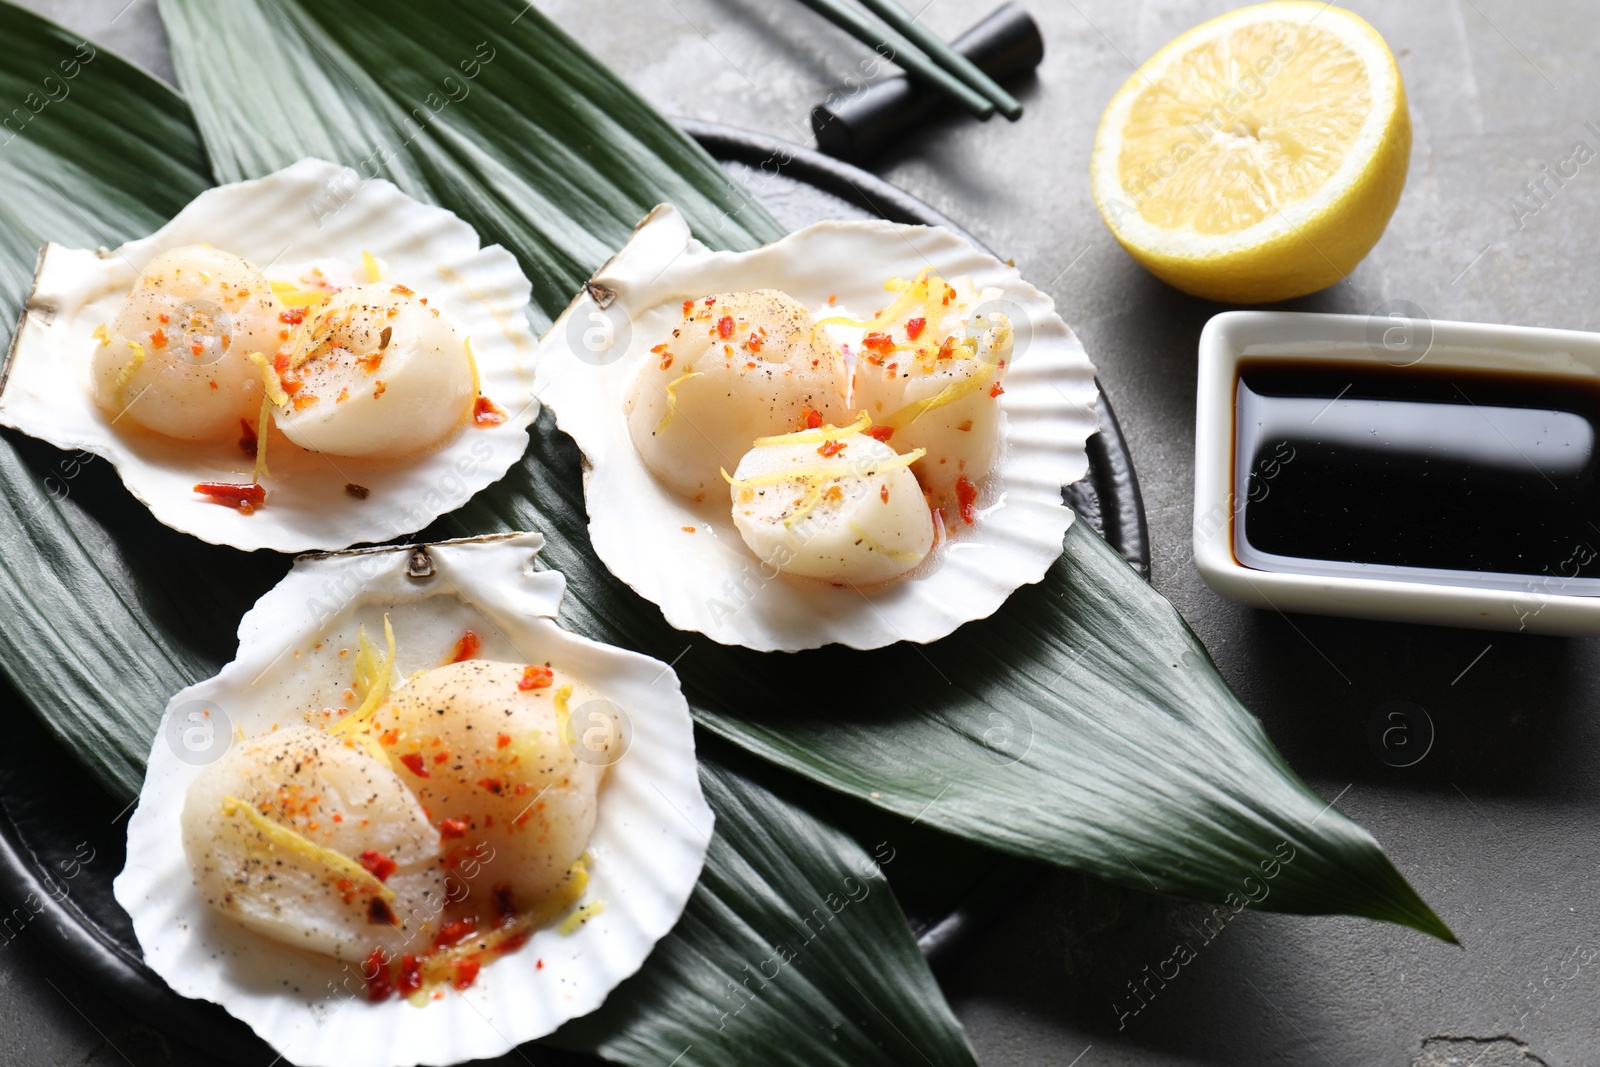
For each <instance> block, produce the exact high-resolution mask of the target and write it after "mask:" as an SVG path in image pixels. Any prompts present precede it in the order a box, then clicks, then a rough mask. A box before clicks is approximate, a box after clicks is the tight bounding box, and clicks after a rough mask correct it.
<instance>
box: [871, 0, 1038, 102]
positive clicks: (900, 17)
mask: <svg viewBox="0 0 1600 1067" xmlns="http://www.w3.org/2000/svg"><path fill="white" fill-rule="evenodd" d="M861 3H862V4H863V5H864V6H865V7H867V8H869V9H871V10H872V12H873V13H874V14H875V15H877V16H878V17H879V18H881V19H882V20H883V21H885V22H887V23H888V24H889V25H891V26H893V27H894V28H895V29H897V30H899V31H900V32H901V33H903V34H905V35H906V37H908V38H910V39H911V41H912V42H913V43H914V44H916V45H917V46H918V47H919V48H921V49H922V50H923V51H925V52H927V53H928V56H929V58H931V59H932V60H933V61H934V62H935V63H937V64H939V65H940V66H941V67H943V68H944V69H945V70H946V71H948V72H949V73H951V74H953V75H954V76H956V77H957V78H960V79H961V80H962V81H963V82H965V83H966V84H967V85H968V86H970V87H971V88H973V89H975V90H976V91H978V92H979V93H982V94H983V96H984V98H985V99H987V100H990V101H992V102H993V103H994V105H995V107H996V108H997V109H999V111H1000V114H1002V115H1004V116H1005V117H1006V118H1008V119H1010V120H1011V121H1012V122H1016V121H1017V120H1018V119H1020V118H1021V117H1022V104H1021V102H1020V101H1018V100H1017V98H1016V97H1014V96H1012V95H1011V94H1010V93H1008V92H1006V91H1005V90H1004V89H1003V88H1001V87H1000V83H999V82H997V81H995V80H994V79H993V78H991V77H989V75H987V74H985V73H984V72H983V71H982V69H980V68H979V67H978V65H977V64H976V63H974V62H972V60H970V59H968V58H967V57H966V56H964V55H962V54H961V53H960V52H957V51H956V50H955V49H954V48H951V47H950V46H949V45H948V44H946V43H945V42H944V39H943V38H942V37H940V36H939V35H938V34H936V33H934V32H933V31H932V30H930V29H928V28H927V27H926V26H924V25H923V24H922V23H920V22H918V21H917V20H916V19H915V18H913V17H912V16H911V13H910V12H909V11H907V10H906V9H905V8H903V7H901V6H900V4H899V3H897V2H896V0H861Z"/></svg>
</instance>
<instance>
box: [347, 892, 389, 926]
mask: <svg viewBox="0 0 1600 1067" xmlns="http://www.w3.org/2000/svg"><path fill="white" fill-rule="evenodd" d="M345 903H349V901H348V900H347V901H346V902H345ZM367 922H369V923H371V924H373V925H374V926H399V925H400V920H399V919H398V918H397V917H396V916H395V913H394V909H393V908H391V907H389V902H388V901H387V900H384V899H383V898H382V897H373V898H372V899H371V900H369V901H367Z"/></svg>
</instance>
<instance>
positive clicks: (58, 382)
mask: <svg viewBox="0 0 1600 1067" xmlns="http://www.w3.org/2000/svg"><path fill="white" fill-rule="evenodd" d="M189 244H210V245H214V246H216V247H217V248H220V249H223V250H224V251H227V252H231V253H233V254H234V255H237V256H242V257H244V258H245V259H247V260H249V261H250V262H251V263H253V264H255V266H257V267H258V268H260V269H261V270H262V271H263V273H264V274H265V276H266V277H267V278H268V279H269V280H272V281H292V280H293V279H295V278H297V277H298V276H299V275H301V274H302V273H303V272H304V271H305V270H307V269H309V267H311V266H312V265H313V264H315V265H318V266H322V267H324V269H325V270H331V269H335V268H336V266H337V265H339V264H344V265H347V266H348V267H349V268H350V270H351V271H352V272H353V271H354V270H356V269H359V267H360V265H361V263H362V258H361V253H362V252H363V251H368V252H371V253H372V255H373V256H374V257H375V258H376V259H377V260H378V261H379V262H380V263H381V264H382V265H383V267H384V271H383V280H384V281H395V282H399V283H402V284H404V285H406V286H408V287H410V288H411V289H413V290H415V291H416V292H417V294H418V295H419V296H425V297H428V298H429V306H431V307H435V308H438V309H439V310H440V311H441V312H443V313H444V314H447V315H449V316H450V317H451V318H452V319H453V320H454V321H455V322H456V324H457V325H458V326H459V327H460V329H461V331H462V332H463V333H464V334H466V335H467V336H468V337H470V338H471V339H472V347H473V353H474V356H475V357H476V359H477V363H478V372H479V378H480V386H481V388H482V391H483V393H484V394H485V395H486V396H488V397H489V398H490V399H491V400H493V401H494V402H495V404H497V405H498V406H499V407H500V408H501V409H502V410H503V411H505V413H506V414H507V416H508V418H507V420H506V421H505V422H504V423H503V424H501V425H500V426H496V427H487V428H479V427H475V426H468V427H466V428H465V429H464V430H463V431H462V432H461V433H459V434H458V435H457V436H456V437H455V438H453V439H452V440H450V441H449V442H448V443H447V444H446V445H445V446H444V447H442V448H439V449H436V450H435V451H432V452H430V453H427V454H425V455H421V456H418V457H414V458H412V459H409V460H406V461H402V462H388V461H384V460H378V459H356V458H350V457H345V456H337V457H330V456H324V455H320V454H318V453H312V452H304V451H302V450H300V449H298V448H296V447H294V446H293V445H290V444H288V443H287V441H286V440H285V439H284V438H283V437H282V435H281V434H279V433H278V432H276V431H274V432H273V434H272V436H271V438H270V439H269V440H270V447H269V451H268V456H267V461H268V465H269V467H270V468H271V470H272V477H270V478H268V479H267V480H266V481H265V483H264V484H265V485H266V486H267V492H268V500H267V505H266V506H265V507H262V508H258V509H257V510H256V512H255V514H253V515H243V514H240V513H239V512H238V511H236V510H234V509H233V508H230V507H225V506H222V505H219V504H216V503H213V502H211V501H209V500H206V499H205V498H204V497H201V496H199V495H197V494H196V493H195V492H194V491H193V487H194V485H195V484H196V483H197V482H201V481H232V482H237V481H249V480H250V477H251V472H252V469H253V467H254V464H253V462H252V461H251V459H250V458H249V457H247V456H245V455H243V454H242V453H241V452H240V451H239V450H238V449H237V448H236V447H233V446H232V445H229V444H227V443H221V444H217V445H215V446H204V447H201V448H197V447H196V446H195V445H194V444H193V443H188V442H180V441H173V440H170V439H168V438H164V437H161V436H160V435H158V434H152V433H147V432H145V431H142V430H139V429H137V428H130V427H126V426H112V425H110V422H111V420H110V419H108V418H107V416H106V415H105V414H104V413H103V412H102V411H101V410H100V408H99V407H98V406H97V405H96V404H95V402H94V398H93V395H92V392H91V389H90V378H89V367H90V361H91V359H92V354H93V352H94V349H95V348H96V346H97V345H98V342H97V341H96V340H95V339H94V337H93V332H94V329H95V327H96V326H98V325H100V324H101V323H109V322H110V321H111V320H112V318H113V317H114V316H115V314H116V311H117V308H118V307H119V306H120V304H121V301H122V298H123V297H124V296H125V295H126V294H127V292H128V290H129V289H130V288H131V287H132V285H133V282H134V280H135V279H136V278H137V277H138V274H139V270H140V268H142V267H143V266H144V264H145V263H146V262H148V261H149V260H150V259H151V258H152V257H153V256H155V255H156V254H157V253H160V252H163V251H166V250H167V249H170V248H174V247H178V246H181V245H189ZM352 280H354V279H352ZM530 289H531V287H530V286H529V284H528V279H527V278H526V277H525V276H524V275H523V274H522V271H521V268H519V267H518V266H517V262H516V259H515V258H514V257H513V256H512V255H511V253H509V252H507V251H506V250H505V249H503V248H501V247H499V246H498V245H491V246H489V247H487V248H481V247H479V242H478V235H477V232H476V231H474V230H473V228H472V227H471V226H470V225H468V224H467V223H466V222H464V221H462V220H461V219H460V218H457V217H456V216H455V215H453V214H452V213H450V212H449V211H446V210H444V209H443V208H438V207H434V206H431V205H428V204H422V203H418V202H417V201H415V200H413V199H411V198H410V197H408V196H406V195H405V194H404V193H402V192H401V191H400V190H399V189H397V188H396V187H395V186H394V185H392V184H391V183H389V182H387V181H382V180H376V179H375V180H370V181H363V180H362V179H361V178H360V177H359V176H358V175H357V174H356V172H355V171H353V170H351V169H349V168H348V167H341V166H338V165H337V164H334V163H328V162H325V161H323V160H319V159H303V160H301V161H300V162H298V163H295V164H294V165H292V166H290V167H286V168H285V169H283V170H280V171H278V172H276V173H274V174H269V175H268V176H266V177H265V178H260V179H258V180H255V181H246V182H237V183H234V184H232V185H223V186H219V187H217V188H215V189H208V190H207V191H205V192H203V193H201V194H200V195H199V196H197V197H196V198H195V199H194V200H193V201H192V202H190V203H189V205H188V206H187V207H185V208H184V209H183V210H182V211H180V212H179V213H178V214H177V216H176V217H175V218H173V220H172V221H171V222H169V223H167V224H166V225H165V226H163V227H161V229H159V230H157V231H156V232H155V233H153V234H151V235H150V236H149V237H144V238H141V239H140V240H137V241H132V242H129V243H128V244H125V245H123V246H122V247H120V248H117V249H114V250H110V251H107V250H105V249H101V250H99V251H97V252H96V251H87V250H83V249H75V248H66V247H64V246H62V245H58V244H54V243H52V244H47V245H46V246H45V247H44V249H43V251H42V252H41V253H40V257H39V265H38V269H37V271H36V272H35V275H34V282H33V291H32V293H31V294H30V296H29V298H28V303H27V310H26V314H25V315H24V317H23V320H22V323H21V325H20V326H19V328H18V330H17V333H16V336H15V338H14V340H13V342H12V348H11V355H10V360H9V362H8V364H7V366H6V371H5V380H4V384H3V385H0V425H5V426H11V427H14V428H16V429H18V430H21V431H22V432H24V433H26V434H29V435H31V436H33V437H38V438H41V439H42V440H45V441H48V442H49V443H51V444H53V445H55V446H56V447H57V448H64V449H83V450H85V451H88V452H92V453H94V454H96V455H100V456H104V457H105V458H107V459H109V460H110V461H111V462H112V464H114V465H115V466H116V468H117V471H118V473H119V474H121V476H122V480H123V483H124V484H126V485H127V487H128V489H129V491H130V492H132V493H133V495H134V496H135V497H137V498H138V499H139V500H140V501H142V502H143V503H144V504H145V505H146V506H147V507H149V508H150V510H151V512H152V513H153V514H154V515H155V517H156V518H157V519H159V520H160V521H161V522H163V523H165V524H166V525H168V526H171V527H172V528H173V529H176V530H182V531H183V532H185V533H190V534H193V535H194V536H196V537H198V538H200V539H201V540H204V541H210V542H212V543H213V544H221V545H232V546H233V547H235V548H240V549H245V550H253V549H258V548H269V549H274V550H276V551H279V552H300V551H305V550H307V549H318V548H321V549H336V548H343V547H345V546H347V545H352V544H357V543H360V542H364V541H385V540H388V539H389V538H391V537H396V536H398V535H400V534H404V533H409V532H411V531H413V530H419V529H421V528H422V527H424V526H426V525H427V524H428V523H429V522H431V521H433V520H434V519H435V518H437V517H438V516H440V515H442V514H444V513H445V512H447V511H452V510H454V509H455V508H457V507H460V506H461V505H462V504H464V503H465V502H466V501H467V500H468V499H470V498H471V497H472V495H473V494H474V493H476V492H478V491H479V490H480V489H483V488H484V487H486V486H488V485H490V484H491V483H493V482H495V481H497V480H498V479H499V478H500V477H501V476H502V475H504V474H505V472H506V471H507V470H509V469H510V468H511V466H512V465H513V464H514V463H516V462H517V461H518V460H520V459H521V457H522V455H523V453H524V452H525V451H526V450H527V445H528V434H527V430H528V426H529V425H530V424H531V423H532V422H533V420H534V418H535V416H537V415H538V405H537V402H536V401H533V400H532V397H531V386H532V373H533V357H534V353H535V346H534V339H533V335H532V332H531V331H530V330H529V328H528V322H527V318H526V314H525V309H526V308H527V305H528V298H529V293H530ZM347 483H355V484H357V485H361V486H365V487H366V488H367V489H369V490H370V491H371V492H370V495H369V496H367V497H366V499H357V498H356V497H354V496H351V495H350V494H349V493H347V492H346V491H345V488H344V487H345V485H346V484H347Z"/></svg>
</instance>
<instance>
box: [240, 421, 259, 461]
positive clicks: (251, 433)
mask: <svg viewBox="0 0 1600 1067" xmlns="http://www.w3.org/2000/svg"><path fill="white" fill-rule="evenodd" d="M256 444H257V439H256V428H255V427H254V426H252V425H250V420H249V419H240V420H239V451H241V452H243V453H244V454H245V455H247V456H253V455H255V454H256Z"/></svg>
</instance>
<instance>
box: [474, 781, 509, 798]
mask: <svg viewBox="0 0 1600 1067" xmlns="http://www.w3.org/2000/svg"><path fill="white" fill-rule="evenodd" d="M478 788H479V789H487V790H488V791H489V792H491V793H493V794H494V795H495V796H499V795H500V794H501V793H504V792H505V790H506V784H505V783H504V782H502V781H501V780H500V779H498V778H479V779H478Z"/></svg>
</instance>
